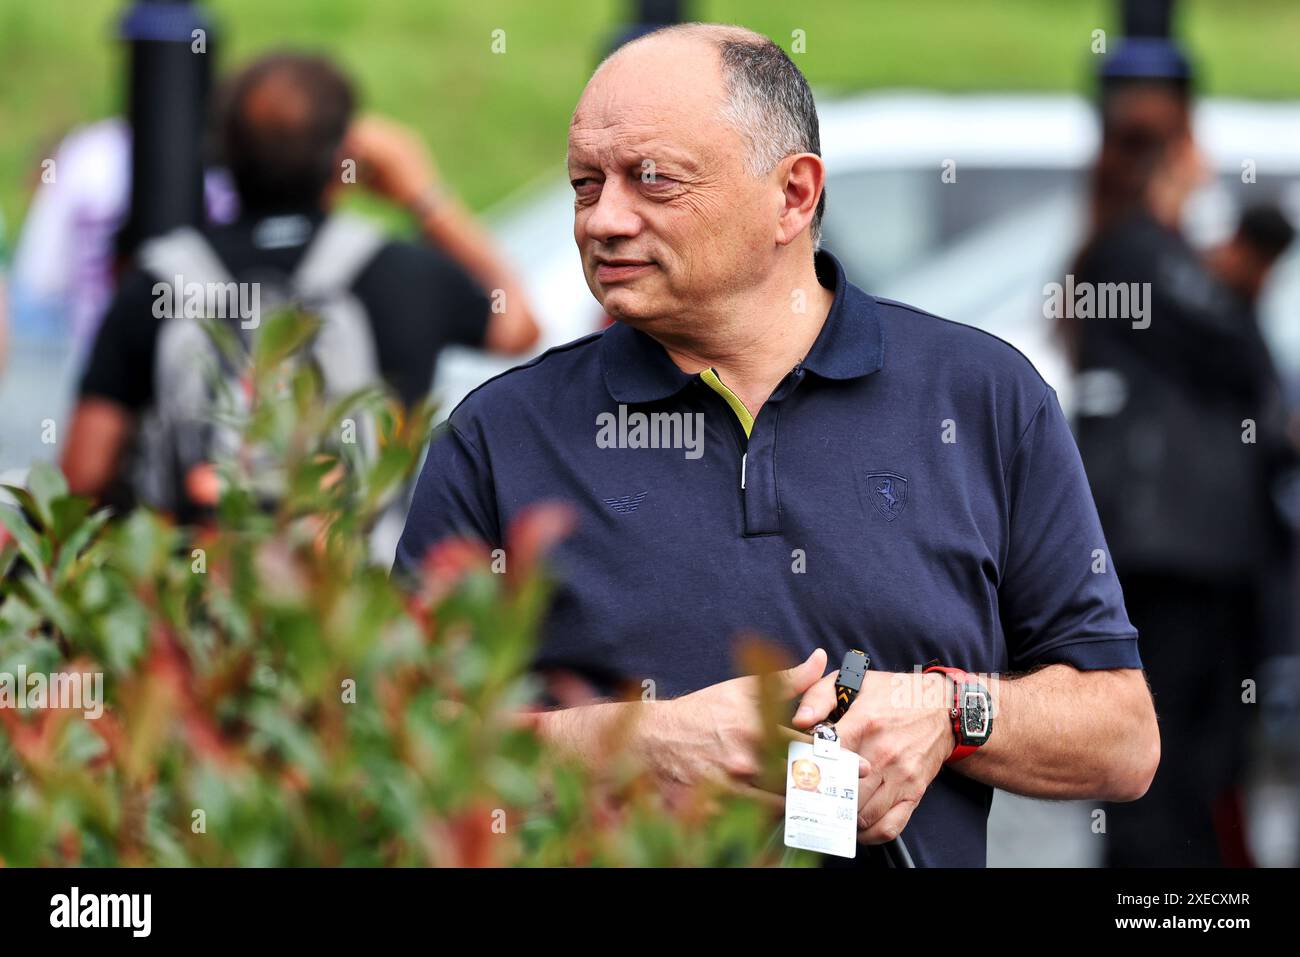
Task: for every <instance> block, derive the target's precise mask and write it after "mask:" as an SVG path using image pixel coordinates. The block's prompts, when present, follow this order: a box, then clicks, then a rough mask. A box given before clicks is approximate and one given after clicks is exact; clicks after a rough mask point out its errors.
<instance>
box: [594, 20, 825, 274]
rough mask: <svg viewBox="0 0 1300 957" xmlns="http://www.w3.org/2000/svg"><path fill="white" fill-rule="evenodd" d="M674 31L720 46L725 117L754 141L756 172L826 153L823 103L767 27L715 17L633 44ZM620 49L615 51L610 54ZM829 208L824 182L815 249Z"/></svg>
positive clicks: (751, 164)
mask: <svg viewBox="0 0 1300 957" xmlns="http://www.w3.org/2000/svg"><path fill="white" fill-rule="evenodd" d="M674 33H676V34H686V35H692V36H697V37H699V38H701V39H705V40H708V41H711V42H712V43H713V44H714V45H715V46H716V47H717V50H718V54H719V56H720V58H721V61H722V81H723V84H724V86H725V88H726V96H727V100H726V103H725V105H724V106H723V108H722V118H723V119H724V120H725V121H726V122H728V123H729V124H731V126H732V128H733V129H735V130H736V132H737V133H739V134H740V136H741V138H742V139H744V140H745V142H746V143H747V144H748V146H749V151H748V154H747V156H746V157H745V168H746V170H748V172H749V173H750V175H751V176H762V175H763V174H765V173H769V172H771V171H772V170H773V169H774V168H775V167H776V164H777V163H779V162H781V160H783V159H785V158H786V157H787V156H792V155H794V154H795V153H813V154H814V155H816V156H821V155H822V154H821V133H820V130H819V127H818V123H817V104H816V102H814V100H813V95H812V90H811V89H809V87H808V80H807V79H806V78H805V77H804V75H803V73H802V72H800V70H799V68H798V67H797V66H795V65H794V62H793V61H792V60H791V59H790V57H788V56H787V55H786V52H785V51H784V50H782V49H781V48H780V47H779V46H777V45H776V44H775V43H773V42H772V41H771V40H769V39H768V38H767V37H765V36H763V35H762V34H761V33H755V32H754V31H752V30H747V29H745V28H743V27H734V26H724V25H721V24H711V23H682V24H676V25H673V26H669V27H664V28H662V29H660V30H655V31H654V32H653V33H648V34H646V35H645V36H642V37H638V38H637V39H636V40H634V41H632V44H635V43H643V42H645V41H646V40H648V39H650V38H651V37H656V36H662V35H668V34H674ZM632 44H628V45H629V46H631V45H632ZM624 49H626V47H625V48H624ZM617 52H618V51H615V53H613V54H610V57H609V58H612V57H613V56H615V55H616V54H617ZM609 58H606V59H607V60H608V59H609ZM602 65H603V64H602ZM825 212H826V190H825V188H824V187H823V189H822V194H821V196H820V197H819V198H818V200H817V210H816V211H815V212H814V213H813V218H812V224H811V232H812V241H813V249H814V250H816V249H819V248H820V247H821V234H822V216H823V214H824V213H825Z"/></svg>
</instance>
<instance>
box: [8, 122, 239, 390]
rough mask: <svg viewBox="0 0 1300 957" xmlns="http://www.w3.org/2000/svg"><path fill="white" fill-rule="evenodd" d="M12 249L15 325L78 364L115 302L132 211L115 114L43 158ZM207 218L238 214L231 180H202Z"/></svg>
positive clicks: (124, 127) (213, 175) (124, 144)
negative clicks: (62, 348) (64, 349)
mask: <svg viewBox="0 0 1300 957" xmlns="http://www.w3.org/2000/svg"><path fill="white" fill-rule="evenodd" d="M39 170H40V176H39V178H38V180H37V182H36V184H35V190H34V192H33V194H32V201H31V206H30V207H29V208H28V211H27V215H26V217H24V219H23V225H22V231H21V232H20V233H19V234H18V238H17V241H16V244H15V249H14V261H13V282H12V292H11V295H12V301H13V314H14V326H15V328H16V329H18V330H20V331H21V332H22V333H23V334H24V335H28V336H35V337H42V338H44V337H50V338H56V339H59V340H61V341H64V342H66V343H67V344H68V347H69V348H70V349H71V351H72V354H73V357H74V362H75V363H76V365H77V366H80V364H81V362H82V360H84V359H85V357H86V354H87V353H88V352H89V351H90V347H91V344H92V343H93V342H94V341H95V333H96V332H97V331H98V329H99V323H100V322H101V321H102V319H103V317H104V312H105V310H106V309H107V308H108V304H109V302H110V301H111V300H112V297H113V289H114V286H115V283H116V278H117V274H118V272H119V267H120V265H121V264H120V262H119V256H118V252H117V243H116V237H117V234H118V231H119V230H120V229H121V228H122V224H123V223H124V222H125V220H126V216H127V212H128V210H129V209H130V206H131V128H130V125H129V124H128V123H127V121H126V120H125V119H123V118H121V117H110V118H108V119H104V120H99V121H97V122H94V123H90V124H88V125H86V126H81V127H78V128H77V129H75V130H72V131H71V132H70V133H68V135H67V136H65V137H64V138H63V139H62V140H61V141H60V142H59V144H58V146H57V147H56V148H55V150H54V151H53V155H52V156H51V157H49V158H48V160H47V161H42V163H41V164H40V165H39ZM204 201H205V205H206V209H207V215H208V217H209V219H210V220H211V221H212V222H214V223H228V222H230V221H231V220H232V219H233V218H234V216H235V212H236V202H235V197H234V193H233V192H232V190H231V187H230V183H229V179H228V178H227V177H226V176H225V174H224V173H223V172H222V171H221V170H218V169H209V170H208V171H207V172H206V174H205V176H204Z"/></svg>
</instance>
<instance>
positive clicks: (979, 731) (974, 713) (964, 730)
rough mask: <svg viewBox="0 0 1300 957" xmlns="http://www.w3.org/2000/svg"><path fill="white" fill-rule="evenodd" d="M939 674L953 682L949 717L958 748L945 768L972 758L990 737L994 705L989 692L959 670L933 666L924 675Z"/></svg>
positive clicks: (949, 756)
mask: <svg viewBox="0 0 1300 957" xmlns="http://www.w3.org/2000/svg"><path fill="white" fill-rule="evenodd" d="M931 672H938V673H940V674H942V675H943V676H944V677H945V678H947V679H948V680H949V681H951V682H952V701H951V703H950V704H949V707H948V716H949V717H950V718H951V719H952V733H953V734H954V735H955V736H956V738H957V745H956V747H954V748H953V749H952V754H950V755H948V758H947V760H945V761H944V764H955V763H956V762H958V761H960V760H961V759H962V758H964V757H966V756H967V755H970V754H973V753H974V752H975V750H976V749H977V748H979V747H981V746H982V745H983V744H984V743H985V742H986V741H988V739H989V735H991V734H992V733H993V702H992V699H991V698H990V697H989V691H988V689H987V688H985V687H984V685H983V684H981V683H980V682H979V681H978V680H976V679H975V678H974V677H972V676H971V675H969V674H967V673H966V672H964V671H962V670H961V669H960V668H944V667H942V666H941V665H932V666H931V667H929V668H926V669H925V672H924V673H925V674H927V675H928V674H930V673H931Z"/></svg>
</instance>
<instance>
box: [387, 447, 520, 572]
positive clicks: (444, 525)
mask: <svg viewBox="0 0 1300 957" xmlns="http://www.w3.org/2000/svg"><path fill="white" fill-rule="evenodd" d="M457 536H459V537H468V538H474V539H478V540H479V541H482V542H486V543H487V544H489V545H491V546H493V547H497V546H499V545H500V544H501V535H500V532H499V528H498V519H497V511H496V505H495V496H494V493H493V488H492V480H491V475H490V473H489V471H488V468H487V465H486V463H485V462H484V460H483V457H482V455H481V454H480V453H479V451H478V449H476V448H475V447H474V445H473V444H472V443H471V442H470V441H469V440H468V439H466V438H465V437H464V436H463V435H462V434H461V433H460V432H459V431H458V430H457V429H456V427H455V426H454V425H452V424H451V423H450V422H445V423H443V425H442V426H440V427H439V429H438V430H437V432H435V434H434V438H433V441H432V442H430V444H429V454H428V455H427V456H426V457H425V460H424V467H423V468H422V469H421V471H420V478H419V480H418V481H417V482H416V485H415V495H414V496H413V497H412V499H411V508H410V511H409V512H408V513H407V516H406V527H405V528H404V529H403V530H402V537H401V539H400V540H399V541H398V543H397V555H396V560H395V562H394V565H393V573H394V574H395V575H399V576H402V577H408V576H411V575H413V574H414V573H415V572H416V571H417V570H418V569H419V567H420V565H421V563H422V562H423V561H424V557H425V555H427V554H428V551H429V549H430V548H432V547H433V546H434V545H436V544H438V543H439V542H440V541H443V540H444V539H446V538H451V537H457Z"/></svg>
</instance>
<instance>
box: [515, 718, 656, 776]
mask: <svg viewBox="0 0 1300 957" xmlns="http://www.w3.org/2000/svg"><path fill="white" fill-rule="evenodd" d="M654 707H655V702H642V701H610V702H602V703H600V704H587V705H580V706H578V707H576V708H562V709H557V710H555V711H534V712H528V713H526V714H524V715H523V716H522V720H523V722H524V723H525V724H526V725H527V726H528V727H531V728H532V729H533V730H534V731H535V732H536V734H537V736H538V737H539V738H540V739H541V740H542V741H543V742H544V743H545V744H546V745H547V746H548V747H550V748H551V749H552V751H553V752H554V753H556V754H559V755H561V756H563V757H567V758H570V759H572V760H575V761H577V762H579V763H580V764H582V765H583V766H584V767H585V768H587V769H588V770H590V771H600V770H601V769H602V768H603V767H604V766H605V764H606V763H607V761H608V759H609V757H610V755H611V754H613V753H615V752H616V751H619V750H627V749H632V750H640V747H639V745H640V742H641V741H642V740H643V738H644V733H645V728H644V725H645V723H646V721H647V719H649V718H650V717H651V712H652V711H653V710H654Z"/></svg>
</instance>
